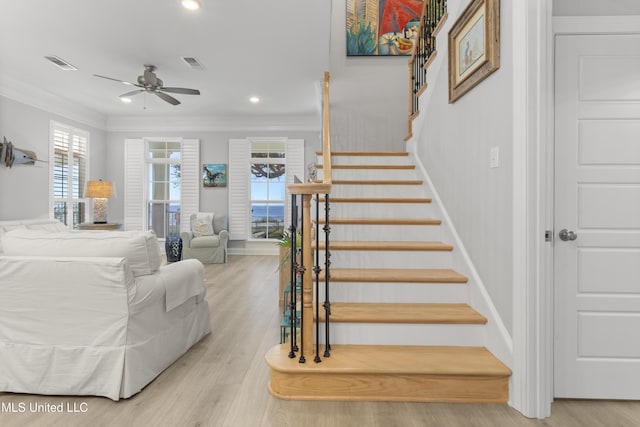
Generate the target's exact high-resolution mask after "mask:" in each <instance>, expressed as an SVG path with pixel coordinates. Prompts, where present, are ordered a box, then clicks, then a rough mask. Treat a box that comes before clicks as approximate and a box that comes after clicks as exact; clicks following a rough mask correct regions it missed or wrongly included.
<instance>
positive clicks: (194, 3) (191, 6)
mask: <svg viewBox="0 0 640 427" xmlns="http://www.w3.org/2000/svg"><path fill="white" fill-rule="evenodd" d="M180 3H181V4H182V7H184V8H185V9H188V10H198V9H200V7H201V4H200V0H181V1H180Z"/></svg>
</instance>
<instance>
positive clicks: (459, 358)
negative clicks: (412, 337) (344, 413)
mask: <svg viewBox="0 0 640 427" xmlns="http://www.w3.org/2000/svg"><path fill="white" fill-rule="evenodd" d="M323 352H324V349H323V348H321V351H320V354H323ZM288 354H289V346H288V344H281V345H278V346H275V347H273V348H272V349H271V350H269V352H267V355H266V356H265V359H266V362H267V364H268V365H269V366H270V367H271V382H270V384H269V391H270V392H271V393H272V394H273V395H274V396H277V397H280V398H283V399H296V400H353V401H367V400H368V401H406V402H506V401H507V399H508V397H509V396H508V394H509V393H508V378H509V376H510V375H511V370H510V369H509V368H507V367H506V366H505V365H504V364H502V363H501V362H500V361H499V360H497V359H496V358H495V357H494V356H493V355H492V354H491V353H490V352H489V351H488V350H487V349H485V348H483V347H454V346H373V345H334V346H332V354H331V357H329V358H323V359H322V362H321V363H314V362H313V361H312V355H306V357H307V362H306V363H302V364H301V363H298V358H294V359H289V357H288Z"/></svg>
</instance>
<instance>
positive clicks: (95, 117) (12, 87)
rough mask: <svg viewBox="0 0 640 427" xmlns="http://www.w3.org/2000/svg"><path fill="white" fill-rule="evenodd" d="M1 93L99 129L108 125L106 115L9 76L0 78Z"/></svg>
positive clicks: (9, 97)
mask: <svg viewBox="0 0 640 427" xmlns="http://www.w3.org/2000/svg"><path fill="white" fill-rule="evenodd" d="M0 95H1V96H4V97H5V98H8V99H11V100H13V101H17V102H20V103H22V104H25V105H29V106H31V107H34V108H37V109H39V110H43V111H46V112H48V113H50V114H55V115H57V116H61V117H65V118H67V119H70V120H74V121H76V122H79V123H82V124H84V125H87V126H91V127H94V128H97V129H101V130H106V127H107V118H106V116H104V115H102V114H100V113H98V112H96V111H93V110H90V109H88V108H86V107H80V106H78V105H77V104H75V103H73V102H70V101H68V100H66V99H64V98H62V97H60V96H57V95H54V94H52V93H50V92H47V91H45V90H42V89H38V88H36V87H33V86H31V85H29V84H26V83H23V82H20V81H18V80H14V79H12V78H10V77H7V76H3V77H2V78H1V79H0Z"/></svg>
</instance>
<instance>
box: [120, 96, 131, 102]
mask: <svg viewBox="0 0 640 427" xmlns="http://www.w3.org/2000/svg"><path fill="white" fill-rule="evenodd" d="M120 101H122V102H124V103H125V104H131V98H127V97H126V96H125V97H120Z"/></svg>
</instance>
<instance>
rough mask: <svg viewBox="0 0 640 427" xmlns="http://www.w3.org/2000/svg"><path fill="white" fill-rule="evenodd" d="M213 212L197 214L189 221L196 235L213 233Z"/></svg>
mask: <svg viewBox="0 0 640 427" xmlns="http://www.w3.org/2000/svg"><path fill="white" fill-rule="evenodd" d="M212 223H213V214H211V215H203V216H197V217H196V218H195V219H194V220H193V222H192V223H191V231H193V235H194V236H196V237H201V236H212V235H213V225H212Z"/></svg>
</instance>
